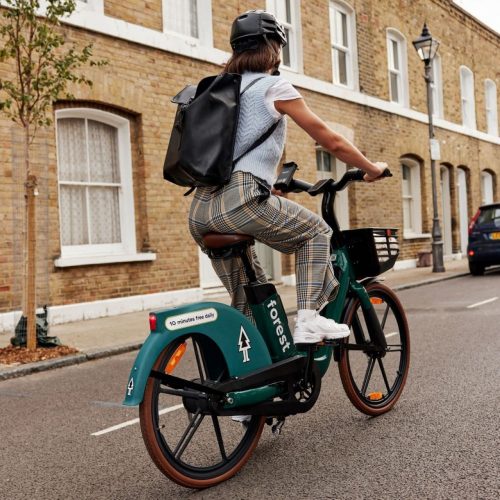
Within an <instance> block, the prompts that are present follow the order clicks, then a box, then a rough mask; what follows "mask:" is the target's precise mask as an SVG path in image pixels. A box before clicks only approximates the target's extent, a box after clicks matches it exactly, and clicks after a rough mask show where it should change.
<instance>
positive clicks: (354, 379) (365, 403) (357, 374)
mask: <svg viewBox="0 0 500 500" xmlns="http://www.w3.org/2000/svg"><path fill="white" fill-rule="evenodd" d="M366 291H367V293H368V295H369V296H370V300H371V302H372V305H373V307H374V308H375V311H376V313H377V316H378V317H379V320H380V322H381V326H382V330H383V331H384V334H385V336H386V340H387V344H388V348H387V349H386V350H385V352H382V353H373V352H370V351H368V350H366V351H364V350H358V349H354V348H351V349H349V347H348V346H349V345H353V344H356V345H357V346H360V345H365V344H369V343H370V338H369V334H368V329H367V327H366V324H365V322H364V319H363V314H362V311H361V302H360V301H359V299H357V298H356V299H354V300H353V301H352V302H351V303H350V304H349V306H348V308H347V310H346V312H345V314H344V317H343V322H344V323H346V324H347V325H349V326H350V327H351V334H350V336H349V338H348V339H347V340H346V341H345V343H344V345H343V346H342V350H341V357H340V362H339V372H340V379H341V380H342V385H343V386H344V390H345V392H346V394H347V397H348V398H349V400H350V401H351V403H352V404H353V405H354V406H355V407H356V408H357V409H358V410H359V411H361V412H362V413H365V414H366V415H370V416H377V415H381V414H383V413H386V412H387V411H389V410H390V409H391V408H392V407H393V406H394V405H395V404H396V402H397V400H398V399H399V397H400V396H401V393H402V391H403V388H404V386H405V383H406V378H407V376H408V370H409V368H410V335H409V329H408V322H407V320H406V315H405V312H404V309H403V306H402V305H401V302H400V301H399V299H398V297H397V296H396V294H395V293H394V292H393V291H392V290H391V289H390V288H388V287H387V286H385V285H383V284H381V283H376V282H375V283H370V284H369V285H367V286H366Z"/></svg>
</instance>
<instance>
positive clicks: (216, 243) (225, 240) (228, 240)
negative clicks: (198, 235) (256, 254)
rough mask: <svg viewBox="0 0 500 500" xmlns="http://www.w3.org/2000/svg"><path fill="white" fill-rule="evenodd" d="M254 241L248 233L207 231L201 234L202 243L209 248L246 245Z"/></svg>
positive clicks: (216, 248)
mask: <svg viewBox="0 0 500 500" xmlns="http://www.w3.org/2000/svg"><path fill="white" fill-rule="evenodd" d="M254 243H255V240H254V237H253V236H250V235H248V234H225V233H207V234H205V235H203V244H204V245H205V247H206V248H209V249H210V250H218V249H221V248H228V247H234V246H239V245H242V246H247V245H253V244H254Z"/></svg>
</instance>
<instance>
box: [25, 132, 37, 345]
mask: <svg viewBox="0 0 500 500" xmlns="http://www.w3.org/2000/svg"><path fill="white" fill-rule="evenodd" d="M24 161H25V167H26V183H25V185H24V186H25V200H26V241H25V269H24V273H25V274H24V297H25V304H24V307H23V309H24V312H23V313H24V314H25V315H26V318H27V324H26V329H27V331H26V343H27V348H28V350H30V351H34V350H35V349H36V196H37V195H38V190H37V179H36V176H34V175H32V174H31V172H30V130H29V125H28V126H25V127H24Z"/></svg>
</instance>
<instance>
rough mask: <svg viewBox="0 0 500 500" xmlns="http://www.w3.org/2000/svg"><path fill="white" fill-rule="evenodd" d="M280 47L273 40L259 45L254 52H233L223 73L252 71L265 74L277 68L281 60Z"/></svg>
mask: <svg viewBox="0 0 500 500" xmlns="http://www.w3.org/2000/svg"><path fill="white" fill-rule="evenodd" d="M280 54H281V45H280V43H279V42H278V41H276V40H273V39H268V40H267V42H266V41H265V40H263V41H262V43H259V46H258V47H257V48H256V49H254V50H245V51H244V52H234V51H233V54H232V55H231V57H230V59H229V61H228V62H227V63H226V66H225V67H224V73H239V74H241V73H244V72H245V71H252V72H255V73H266V72H267V71H269V70H270V69H272V68H274V67H278V66H279V64H280V62H281V58H280Z"/></svg>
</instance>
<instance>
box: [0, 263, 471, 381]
mask: <svg viewBox="0 0 500 500" xmlns="http://www.w3.org/2000/svg"><path fill="white" fill-rule="evenodd" d="M445 269H446V270H445V272H441V273H433V272H432V268H431V267H420V268H411V269H399V270H391V271H388V272H386V273H384V274H383V275H381V278H383V279H384V282H385V284H387V285H388V286H389V287H390V288H392V289H393V290H396V291H397V290H404V289H407V288H414V287H418V286H423V285H427V284H431V283H434V282H439V281H444V280H448V279H453V278H458V277H460V276H464V275H466V274H469V269H468V264H467V259H461V260H450V261H447V262H445ZM277 289H278V293H279V295H280V297H281V300H282V302H283V305H284V306H285V310H286V312H287V314H293V313H295V312H296V309H297V306H296V295H295V287H292V286H286V285H277ZM206 300H209V301H216V302H223V303H225V304H228V303H229V297H228V296H227V294H226V293H225V292H223V293H220V294H213V293H211V294H210V295H208V296H207V297H206ZM148 334H149V322H148V311H140V312H135V313H129V314H122V315H119V316H111V317H106V318H98V319H91V320H86V321H76V322H73V323H65V324H62V325H55V326H51V327H50V330H49V335H50V336H56V337H58V338H59V339H60V340H61V342H62V344H64V345H68V346H71V347H75V348H76V349H78V351H79V353H78V354H75V355H70V356H65V357H61V358H57V359H51V360H46V361H39V362H36V363H27V364H23V365H19V364H18V365H8V366H7V365H2V364H0V381H1V380H5V379H9V378H15V377H20V376H24V375H28V374H31V373H36V372H40V371H45V370H50V369H53V368H59V367H62V366H68V365H73V364H77V363H83V362H85V361H90V360H93V359H99V358H104V357H108V356H113V355H116V354H122V353H125V352H130V351H134V350H137V349H139V348H140V347H141V345H142V343H143V342H144V340H145V339H146V337H147V336H148ZM12 335H13V334H12V333H11V334H8V333H7V334H5V333H3V334H0V347H5V346H7V345H9V344H10V337H11V336H12Z"/></svg>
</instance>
